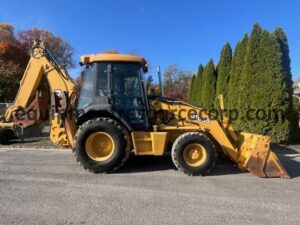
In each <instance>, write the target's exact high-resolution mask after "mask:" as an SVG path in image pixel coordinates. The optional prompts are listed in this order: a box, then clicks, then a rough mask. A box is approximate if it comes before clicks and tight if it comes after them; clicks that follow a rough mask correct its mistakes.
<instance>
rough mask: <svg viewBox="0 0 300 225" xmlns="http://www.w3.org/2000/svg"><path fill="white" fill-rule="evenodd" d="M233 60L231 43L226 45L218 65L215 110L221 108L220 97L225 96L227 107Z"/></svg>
mask: <svg viewBox="0 0 300 225" xmlns="http://www.w3.org/2000/svg"><path fill="white" fill-rule="evenodd" d="M231 60H232V50H231V47H230V44H229V43H226V44H225V46H224V47H223V49H222V52H221V56H220V61H219V63H218V67H217V71H218V78H217V84H216V96H215V108H219V100H218V97H219V95H221V94H222V95H223V96H224V103H225V107H226V106H227V99H228V96H227V93H228V82H229V78H230V70H231Z"/></svg>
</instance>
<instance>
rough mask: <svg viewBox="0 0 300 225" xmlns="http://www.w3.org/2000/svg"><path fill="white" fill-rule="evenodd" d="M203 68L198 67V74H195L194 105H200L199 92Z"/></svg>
mask: <svg viewBox="0 0 300 225" xmlns="http://www.w3.org/2000/svg"><path fill="white" fill-rule="evenodd" d="M203 70H204V68H203V66H202V64H200V65H199V68H198V72H197V77H196V82H195V88H196V93H195V103H196V104H199V105H201V104H202V102H201V93H202V92H201V90H202V84H201V81H202V76H203Z"/></svg>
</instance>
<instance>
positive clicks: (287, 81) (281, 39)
mask: <svg viewBox="0 0 300 225" xmlns="http://www.w3.org/2000/svg"><path fill="white" fill-rule="evenodd" d="M273 34H274V36H275V39H276V40H277V42H278V43H279V46H280V50H281V62H282V67H283V76H284V84H283V89H284V92H285V93H288V97H287V99H286V101H288V106H287V107H288V109H286V113H287V119H288V120H289V122H290V129H291V130H292V131H296V130H297V129H298V125H297V124H298V111H296V112H295V111H294V108H293V80H292V72H291V59H290V51H289V45H288V39H287V36H286V34H285V33H284V31H283V30H282V29H281V28H277V29H275V31H274V33H273ZM295 114H296V115H295ZM295 118H296V119H295Z"/></svg>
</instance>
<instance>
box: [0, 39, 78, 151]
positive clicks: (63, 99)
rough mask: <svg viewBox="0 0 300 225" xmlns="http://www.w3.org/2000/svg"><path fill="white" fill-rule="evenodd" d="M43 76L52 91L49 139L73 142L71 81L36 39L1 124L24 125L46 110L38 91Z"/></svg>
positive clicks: (66, 142)
mask: <svg viewBox="0 0 300 225" xmlns="http://www.w3.org/2000/svg"><path fill="white" fill-rule="evenodd" d="M43 77H46V78H47V80H48V83H49V87H50V91H51V111H52V113H51V114H52V115H51V131H50V139H51V141H52V142H53V143H54V144H58V145H61V146H64V147H70V146H73V142H74V140H73V138H74V136H75V132H76V125H75V120H74V118H73V108H74V102H75V95H74V93H73V92H74V90H73V89H74V81H73V80H72V78H71V77H70V76H69V75H68V73H67V72H66V71H65V70H64V69H63V68H62V67H61V66H60V65H59V64H58V63H57V62H56V61H55V59H54V57H53V56H52V55H51V53H50V52H49V51H48V50H47V49H46V48H45V47H44V44H43V43H42V42H41V41H35V43H34V45H33V47H32V51H31V58H30V60H29V63H28V65H27V68H26V70H25V72H24V75H23V78H22V80H21V82H20V88H19V91H18V93H17V96H16V98H15V101H14V103H13V105H11V106H10V107H9V108H8V109H7V110H6V113H5V121H2V122H0V127H6V128H7V127H14V126H19V127H22V128H25V127H28V126H31V125H33V124H36V123H38V120H39V115H40V113H41V111H42V110H45V108H44V106H43V105H41V104H39V100H38V99H39V96H38V95H37V90H38V88H39V86H40V85H41V81H42V79H43ZM46 100H47V99H46ZM47 102H48V100H47ZM46 108H47V107H46ZM46 110H47V109H46ZM20 115H21V116H20ZM20 117H21V118H20Z"/></svg>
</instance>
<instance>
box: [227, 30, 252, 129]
mask: <svg viewBox="0 0 300 225" xmlns="http://www.w3.org/2000/svg"><path fill="white" fill-rule="evenodd" d="M248 40H249V37H248V34H245V35H244V38H243V40H242V41H240V42H238V44H237V46H236V48H235V52H234V56H233V58H232V65H231V71H230V79H229V84H228V98H227V108H228V109H230V110H237V111H238V112H239V111H240V106H239V104H238V102H239V99H240V97H241V85H240V81H241V77H242V72H243V68H244V62H245V55H246V48H247V43H248ZM239 119H240V118H239V117H238V118H237V120H233V121H231V122H232V124H233V125H234V128H235V129H236V130H240V129H241V128H240V127H239V121H238V120H239Z"/></svg>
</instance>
